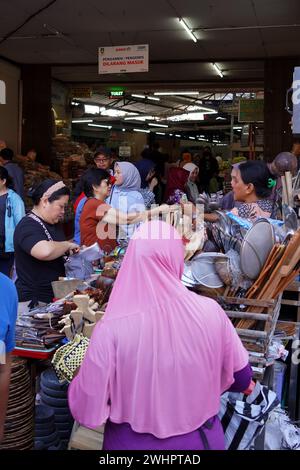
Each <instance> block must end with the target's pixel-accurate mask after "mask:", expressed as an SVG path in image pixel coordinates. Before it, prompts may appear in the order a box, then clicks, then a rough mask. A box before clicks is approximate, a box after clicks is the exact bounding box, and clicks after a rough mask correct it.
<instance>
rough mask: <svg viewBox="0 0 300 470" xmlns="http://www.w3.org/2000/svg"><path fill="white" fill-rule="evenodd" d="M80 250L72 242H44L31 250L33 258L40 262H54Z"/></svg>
mask: <svg viewBox="0 0 300 470" xmlns="http://www.w3.org/2000/svg"><path fill="white" fill-rule="evenodd" d="M71 250H75V251H77V250H79V247H78V245H76V243H72V242H54V241H47V240H42V241H40V242H38V243H36V244H35V245H34V246H33V247H32V248H31V252H30V254H31V256H33V257H34V258H36V259H38V260H40V261H52V260H54V259H57V258H59V257H60V256H63V255H64V254H66V253H67V252H68V251H71Z"/></svg>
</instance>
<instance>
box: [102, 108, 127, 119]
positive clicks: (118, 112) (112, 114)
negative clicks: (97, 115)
mask: <svg viewBox="0 0 300 470" xmlns="http://www.w3.org/2000/svg"><path fill="white" fill-rule="evenodd" d="M126 114H127V113H126V112H125V111H121V110H119V109H106V110H105V111H102V112H101V116H110V117H123V116H126Z"/></svg>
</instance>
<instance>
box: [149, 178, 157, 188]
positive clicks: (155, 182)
mask: <svg viewBox="0 0 300 470" xmlns="http://www.w3.org/2000/svg"><path fill="white" fill-rule="evenodd" d="M157 185H158V179H157V178H155V177H154V178H152V180H151V182H150V184H149V189H150V191H153V189H154V188H155V186H157Z"/></svg>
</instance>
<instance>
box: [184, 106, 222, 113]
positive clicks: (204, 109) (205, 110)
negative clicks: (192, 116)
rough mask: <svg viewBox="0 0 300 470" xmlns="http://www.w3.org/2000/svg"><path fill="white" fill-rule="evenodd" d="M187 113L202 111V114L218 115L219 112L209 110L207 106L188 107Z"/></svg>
mask: <svg viewBox="0 0 300 470" xmlns="http://www.w3.org/2000/svg"><path fill="white" fill-rule="evenodd" d="M187 111H188V112H189V113H190V112H191V111H200V112H201V113H202V112H204V114H218V111H216V110H215V109H213V108H207V107H206V106H188V108H187Z"/></svg>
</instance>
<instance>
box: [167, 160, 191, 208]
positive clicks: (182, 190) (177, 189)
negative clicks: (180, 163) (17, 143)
mask: <svg viewBox="0 0 300 470" xmlns="http://www.w3.org/2000/svg"><path fill="white" fill-rule="evenodd" d="M189 176H190V173H189V171H187V170H184V169H183V168H179V167H171V168H170V169H169V173H168V177H167V188H166V194H165V201H166V202H167V204H178V203H179V202H180V200H181V199H182V196H184V195H186V185H187V182H188V179H189Z"/></svg>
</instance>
